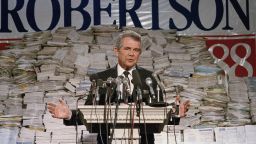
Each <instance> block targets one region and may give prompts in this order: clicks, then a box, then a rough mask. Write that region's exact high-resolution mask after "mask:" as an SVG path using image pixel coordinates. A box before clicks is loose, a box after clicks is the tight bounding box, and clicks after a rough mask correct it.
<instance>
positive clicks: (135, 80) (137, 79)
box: [132, 69, 142, 87]
mask: <svg viewBox="0 0 256 144" xmlns="http://www.w3.org/2000/svg"><path fill="white" fill-rule="evenodd" d="M132 78H133V79H132V82H133V84H134V85H135V86H139V87H142V82H141V79H140V75H139V72H138V71H137V70H136V69H135V70H133V71H132Z"/></svg>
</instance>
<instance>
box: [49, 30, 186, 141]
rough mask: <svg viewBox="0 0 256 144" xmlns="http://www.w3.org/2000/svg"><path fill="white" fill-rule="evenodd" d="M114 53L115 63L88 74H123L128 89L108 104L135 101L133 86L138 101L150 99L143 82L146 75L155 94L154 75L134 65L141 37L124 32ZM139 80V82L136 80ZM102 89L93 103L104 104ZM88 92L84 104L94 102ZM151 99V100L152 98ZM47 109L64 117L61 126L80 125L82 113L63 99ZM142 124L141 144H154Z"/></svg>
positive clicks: (100, 77) (183, 107) (102, 77)
mask: <svg viewBox="0 0 256 144" xmlns="http://www.w3.org/2000/svg"><path fill="white" fill-rule="evenodd" d="M114 52H115V54H116V55H117V57H118V64H117V65H116V66H115V67H113V68H110V69H108V70H105V71H103V72H99V73H96V74H94V75H92V76H91V77H90V79H91V80H92V81H97V80H102V81H107V80H108V78H110V77H112V78H117V77H119V76H122V77H123V78H124V77H126V78H127V79H128V80H129V82H128V85H129V92H128V94H127V95H128V97H127V98H126V99H125V98H119V97H118V94H116V92H114V93H113V94H112V95H111V97H109V99H108V101H109V102H110V103H119V102H126V103H129V102H136V101H137V100H138V93H136V92H137V91H136V90H137V87H138V86H139V87H140V90H141V93H142V100H141V101H142V102H144V103H146V104H149V103H150V102H151V101H150V100H149V99H150V90H149V87H148V86H147V84H146V79H147V78H150V79H151V80H152V87H153V90H154V93H155V94H156V93H157V92H156V87H157V83H156V80H155V78H154V77H153V76H152V72H150V71H148V70H146V69H143V68H141V67H138V66H137V65H136V64H137V62H138V59H139V56H140V54H141V36H140V35H139V34H138V33H136V32H133V31H125V32H123V33H122V34H120V36H119V37H118V39H117V42H116V45H115V47H114ZM134 73H135V75H136V74H137V78H139V79H140V80H137V79H136V80H134V81H137V82H134V81H132V79H134V77H133V74H134ZM138 81H139V82H138ZM105 93H106V89H105V88H101V89H100V90H99V99H98V101H97V102H96V103H97V104H99V105H104V104H105V103H106V98H105ZM159 96H160V101H163V97H162V95H159ZM93 98H94V97H93V96H92V95H91V97H89V98H88V99H87V102H86V104H92V103H94V102H95V101H94V100H95V99H93ZM153 101H154V99H153ZM188 105H189V103H188V102H186V103H184V104H181V105H180V116H184V114H185V112H186V110H187V106H188ZM48 109H49V112H50V113H51V114H52V116H53V117H55V118H61V119H64V124H65V125H73V124H76V123H77V124H84V120H83V115H82V113H81V112H78V113H77V112H76V111H70V110H69V109H68V106H67V105H66V104H65V102H64V101H63V100H60V103H59V104H57V105H56V104H53V103H48ZM143 128H144V127H143V126H142V127H140V129H141V130H140V135H141V143H142V144H147V143H148V144H154V135H153V133H152V132H151V133H150V132H149V133H147V134H145V133H144V132H145V131H146V132H147V131H148V129H146V130H145V129H143ZM107 137H108V136H107V135H106V134H103V133H102V135H98V139H97V140H98V143H105V144H106V142H107Z"/></svg>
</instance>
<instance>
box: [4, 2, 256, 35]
mask: <svg viewBox="0 0 256 144" xmlns="http://www.w3.org/2000/svg"><path fill="white" fill-rule="evenodd" d="M0 7H1V10H0V23H1V25H0V39H1V38H2V39H3V38H17V37H20V36H22V34H23V33H26V32H35V31H45V30H54V29H56V28H58V27H69V26H75V27H76V28H77V29H80V30H87V29H89V28H90V26H92V25H100V24H116V25H118V26H119V27H120V28H121V27H124V26H135V27H143V28H145V29H166V30H168V29H177V31H178V32H179V34H181V35H216V34H239V33H240V34H241V33H242V34H251V33H254V32H255V31H256V18H255V14H256V12H255V7H256V1H255V0H0Z"/></svg>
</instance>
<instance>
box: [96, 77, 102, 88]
mask: <svg viewBox="0 0 256 144" xmlns="http://www.w3.org/2000/svg"><path fill="white" fill-rule="evenodd" d="M96 86H98V87H102V86H103V80H102V79H97V81H96Z"/></svg>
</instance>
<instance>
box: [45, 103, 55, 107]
mask: <svg viewBox="0 0 256 144" xmlns="http://www.w3.org/2000/svg"><path fill="white" fill-rule="evenodd" d="M48 106H51V107H55V106H56V104H54V103H47V107H48Z"/></svg>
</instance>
